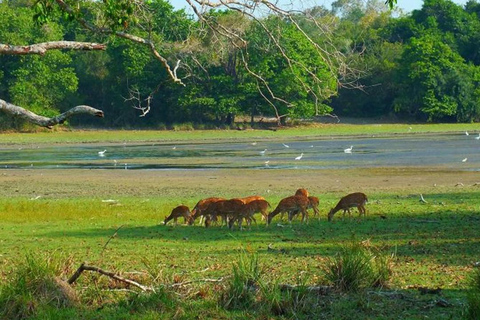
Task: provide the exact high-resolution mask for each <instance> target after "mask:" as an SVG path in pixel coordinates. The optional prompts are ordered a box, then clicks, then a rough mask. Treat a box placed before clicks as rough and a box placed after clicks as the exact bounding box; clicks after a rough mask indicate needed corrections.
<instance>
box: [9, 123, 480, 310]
mask: <svg viewBox="0 0 480 320" xmlns="http://www.w3.org/2000/svg"><path fill="white" fill-rule="evenodd" d="M446 128H447V129H444V131H445V130H448V128H450V126H448V127H446ZM296 130H298V129H294V130H292V132H291V134H292V136H295V135H299V133H297V132H298V131H296ZM349 130H350V131H355V130H358V131H360V129H359V128H356V129H349ZM456 130H459V131H461V129H460V127H456ZM468 130H473V127H469V129H468ZM285 132H288V130H285ZM277 133H278V132H277ZM83 134H84V133H83V132H82V133H80V134H76V133H72V132H67V133H63V132H58V133H51V134H40V135H38V134H35V135H30V134H29V135H27V136H28V137H25V136H23V135H20V134H11V135H7V136H3V135H0V140H1V142H0V143H11V142H14V141H17V142H18V141H21V142H22V143H48V142H49V141H48V140H49V139H48V138H45V137H46V136H48V135H50V137H55V139H54V140H55V141H51V143H65V142H79V141H82V142H87V141H90V140H89V139H92V140H94V142H95V141H96V142H98V141H100V140H95V139H97V138H98V139H102V135H103V134H107V133H99V134H98V135H95V134H94V132H88V135H91V137H95V138H85V137H84V136H83ZM130 134H131V135H133V136H134V135H136V134H137V133H130ZM138 134H139V135H141V134H142V133H138ZM143 134H144V135H143V136H142V138H141V139H142V140H148V139H155V138H154V132H147V133H143ZM157 134H159V133H158V132H157ZM161 134H163V133H161ZM172 134H173V133H172ZM178 134H179V136H176V137H174V138H172V139H178V140H181V139H184V138H183V137H185V139H187V138H186V137H187V136H188V134H187V133H184V132H183V133H178ZM195 134H197V133H194V135H195ZM209 134H211V135H214V134H219V133H218V132H211V133H210V132H208V133H204V134H203V135H200V134H199V136H194V138H193V139H194V140H195V139H203V138H204V137H209V138H210V137H211V136H209ZM229 134H230V133H229ZM235 134H236V133H235ZM255 134H258V133H255ZM268 134H270V133H268ZM335 134H339V133H338V132H337V133H335ZM345 134H347V133H345ZM64 135H65V136H64ZM122 135H125V137H127V136H130V137H131V135H129V133H128V132H120V133H119V132H114V133H112V136H113V137H115V138H113V139H112V140H111V141H116V139H120V140H121V138H119V137H121V136H122ZM66 136H68V137H66ZM79 136H80V138H79ZM180 136H181V137H182V138H179V137H180ZM227 136H228V135H227ZM20 137H21V138H20ZM150 137H151V138H150ZM200 137H202V138H200ZM229 137H230V136H229ZM266 138H268V137H266ZM36 139H39V140H36ZM105 139H107V138H105ZM139 139H140V138H139ZM157 139H158V138H157ZM162 139H163V138H162ZM107 140H108V139H107ZM101 141H102V142H103V141H104V140H101ZM114 171H115V170H110V171H102V172H95V171H92V170H85V171H83V170H4V171H1V172H0V183H1V184H2V186H4V188H3V189H2V190H0V221H1V223H0V244H1V245H0V283H2V284H0V312H1V310H2V309H3V310H16V311H15V312H14V314H17V315H22V314H23V315H25V316H24V317H23V318H32V319H48V318H55V319H75V318H79V319H127V318H128V319H159V318H162V319H194V318H197V319H206V318H212V319H246V318H249V319H297V318H298V319H312V318H315V319H317V318H318V319H321V318H324V319H425V318H430V319H462V318H464V314H465V309H466V301H467V287H468V279H469V275H471V274H472V270H474V267H473V266H474V264H475V263H476V262H478V261H479V259H480V258H479V257H480V245H479V242H480V234H479V232H478V230H479V226H480V216H479V215H478V212H479V211H480V197H479V191H478V188H479V187H478V186H477V185H476V184H475V183H474V182H475V181H477V179H478V181H480V177H479V176H478V175H477V174H476V173H475V172H471V173H465V172H448V171H447V170H443V169H442V170H440V169H439V170H438V171H437V170H435V169H431V170H429V171H424V170H417V169H415V168H411V169H408V170H407V169H402V170H395V169H382V170H380V169H369V170H341V171H340V170H339V171H338V172H323V171H322V170H315V171H305V172H291V171H288V170H285V171H279V172H278V173H277V174H278V177H274V176H269V175H270V174H271V173H269V172H262V173H258V171H249V170H241V172H237V171H235V170H221V171H215V172H200V173H196V174H193V175H191V176H188V175H185V174H182V173H161V172H160V173H159V172H156V173H147V174H140V173H139V172H136V173H134V172H130V171H126V170H118V171H115V172H114ZM280 177H281V178H280ZM386 178H388V179H389V180H390V181H391V182H388V183H387V182H385V180H386ZM339 181H340V182H339ZM459 181H463V182H464V183H463V184H462V185H456V183H457V182H459ZM434 182H435V183H434ZM339 183H340V184H339ZM298 187H306V188H307V189H309V190H310V192H311V193H312V194H313V195H316V196H318V197H319V198H320V212H321V215H320V216H319V217H313V216H311V217H310V220H309V223H308V224H302V223H301V222H300V221H299V220H295V221H293V223H292V224H289V223H288V222H287V221H281V220H280V218H279V217H275V218H274V220H273V222H272V224H271V225H270V226H269V227H266V225H265V222H263V221H261V219H260V216H258V215H257V220H258V223H257V225H253V226H252V228H251V230H243V231H240V230H238V229H234V230H229V229H228V228H226V227H223V228H222V227H219V226H214V227H211V228H205V227H203V226H200V225H195V226H185V225H178V226H174V225H172V224H169V225H167V226H164V225H162V224H161V221H163V218H164V216H165V215H167V214H169V213H170V211H171V210H172V208H173V207H175V206H177V205H178V204H181V203H183V204H186V205H188V206H189V207H190V208H192V207H193V206H194V205H195V203H196V202H197V201H198V200H199V199H201V198H204V197H208V196H213V195H218V196H223V197H227V198H228V197H236V196H245V195H249V194H261V195H263V196H265V198H266V199H267V200H268V201H269V202H270V203H271V204H272V206H275V205H276V204H277V203H278V201H279V200H280V199H281V198H283V197H285V196H287V195H290V194H293V193H294V192H295V190H296V188H298ZM266 190H269V192H267V191H266ZM353 190H357V191H364V192H365V193H367V194H368V196H369V204H368V205H367V216H366V217H365V218H362V219H359V218H358V212H357V211H356V209H355V210H354V216H353V218H348V217H347V218H345V219H342V215H341V213H340V212H339V213H337V214H336V215H335V217H334V221H333V222H331V223H329V222H327V220H326V213H327V212H328V210H329V208H331V207H332V206H334V205H335V203H336V202H337V201H338V199H339V197H340V196H342V195H344V194H345V193H346V192H350V191H353ZM419 193H422V194H423V196H424V197H425V199H426V200H427V202H428V203H422V202H420V201H419ZM39 194H41V197H39V198H38V199H35V198H36V195H39ZM34 199H35V200H34ZM107 199H114V200H116V202H115V203H112V202H105V201H102V200H107ZM352 241H353V242H356V243H362V246H364V247H366V248H374V249H375V252H377V254H378V255H382V256H387V257H390V260H389V261H390V262H391V265H390V271H391V275H390V277H389V281H388V286H387V287H382V288H374V287H371V288H370V287H368V288H363V289H362V290H361V291H359V292H350V293H342V292H337V291H335V290H334V291H333V292H331V293H329V294H327V295H318V294H311V293H308V292H307V291H306V289H304V290H303V291H301V290H300V291H301V292H293V293H292V292H283V291H280V290H277V289H275V288H278V287H279V285H280V284H290V285H296V286H299V288H305V286H330V285H331V284H332V283H330V282H329V280H328V278H327V277H326V273H325V269H326V267H327V266H328V264H329V262H330V261H331V259H332V258H334V257H335V256H336V255H337V253H338V252H340V251H341V250H342V248H344V247H345V246H348V244H350V243H352ZM242 259H247V262H248V261H254V262H255V265H257V262H258V274H257V275H256V276H255V281H254V280H248V281H247V282H246V283H251V282H252V283H255V286H258V287H254V288H256V289H252V290H253V291H252V292H250V291H248V290H247V292H246V293H245V292H242V293H240V294H238V295H235V294H233V293H232V292H233V291H232V289H231V287H230V286H231V282H232V279H236V278H235V277H233V275H234V271H233V270H234V269H233V266H234V265H237V266H238V265H239V263H240V262H239V261H242ZM249 259H251V260H249ZM255 259H258V261H257V260H255ZM82 262H86V263H87V264H88V265H93V266H97V267H100V268H102V269H105V270H108V271H113V272H117V273H118V274H120V275H122V276H123V277H126V278H129V279H133V280H135V281H138V282H139V283H142V284H144V285H147V286H154V287H155V288H157V292H156V293H154V294H152V293H147V294H145V293H140V291H139V290H138V289H136V288H135V287H127V286H126V285H125V284H122V283H120V282H116V281H113V280H111V279H110V278H108V277H105V276H100V275H99V274H97V273H87V272H84V273H83V274H82V276H81V277H80V278H79V280H78V281H77V282H75V283H74V285H73V286H72V287H73V289H74V290H75V292H76V294H77V295H78V299H79V302H77V303H76V304H72V305H62V307H60V308H57V306H56V305H54V304H52V301H56V300H55V299H47V300H48V301H46V302H45V301H43V300H42V301H43V302H39V298H38V292H39V291H41V290H39V289H38V288H39V286H38V285H37V286H35V283H36V282H35V281H34V280H32V279H30V278H31V277H32V276H31V275H32V274H36V273H35V272H33V271H32V270H43V269H42V268H43V267H42V266H46V267H45V269H46V270H47V273H49V274H54V275H55V276H58V277H60V278H62V279H64V280H66V279H68V278H69V277H70V276H71V275H72V274H73V273H74V272H75V270H76V269H77V268H78V267H79V265H80V264H81V263H82ZM242 268H243V269H248V267H245V266H244V267H242ZM242 268H241V269H242ZM243 269H242V270H243ZM22 270H23V271H22ZM24 270H27V271H24ZM29 275H30V276H29ZM20 276H22V277H20ZM29 277H30V278H29ZM38 277H40V276H38ZM232 277H233V278H232ZM247 278H248V277H247ZM18 279H20V280H18ZM29 279H30V280H29ZM19 283H21V285H20V284H19ZM28 284H33V285H34V286H33V288H36V289H35V290H33V291H35V292H36V293H37V295H33V296H29V295H28V294H27V293H26V290H25V289H22V290H20V289H18V288H24V287H22V286H26V285H28ZM241 287H242V286H241ZM12 288H17V289H18V290H16V291H15V290H13V289H12ZM229 288H230V289H229ZM421 288H428V289H437V288H440V289H441V292H440V294H437V293H431V294H429V293H427V294H422V292H421V290H422V289H421ZM419 289H420V290H419ZM255 290H256V291H255ZM12 292H16V293H12ZM19 292H20V293H19ZM249 294H252V295H253V297H249ZM232 296H234V297H236V298H235V299H233V298H231V299H230V300H229V297H232ZM15 297H16V298H15ZM18 297H20V298H18ZM40 300H41V299H40ZM57 300H58V299H57ZM12 301H22V302H21V303H17V304H18V305H20V306H23V309H22V307H18V306H17V305H16V304H15V303H14V302H12ZM232 301H234V302H238V301H240V302H238V303H237V304H234V303H232ZM12 305H15V306H16V308H17V309H18V310H17V309H15V308H13V307H11V306H12ZM25 306H26V307H25ZM2 307H3V308H2ZM12 308H13V309H12ZM20 310H23V313H22V312H20ZM25 310H26V311H25ZM0 314H1V313H0ZM11 314H12V313H10V314H9V315H10V316H11ZM0 317H1V316H0ZM3 317H5V314H3ZM6 318H9V317H6ZM18 318H22V317H21V316H19V317H18Z"/></svg>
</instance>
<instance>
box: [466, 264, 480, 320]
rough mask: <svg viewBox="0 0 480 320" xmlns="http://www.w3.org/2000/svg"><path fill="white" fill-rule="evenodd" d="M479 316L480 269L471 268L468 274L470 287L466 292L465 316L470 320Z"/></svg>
mask: <svg viewBox="0 0 480 320" xmlns="http://www.w3.org/2000/svg"><path fill="white" fill-rule="evenodd" d="M479 317H480V269H478V268H477V269H475V270H473V272H472V274H471V276H470V288H469V291H468V293H467V312H466V318H467V319H470V320H474V319H478V318H479Z"/></svg>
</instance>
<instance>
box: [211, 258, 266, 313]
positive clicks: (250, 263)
mask: <svg viewBox="0 0 480 320" xmlns="http://www.w3.org/2000/svg"><path fill="white" fill-rule="evenodd" d="M261 276H262V271H261V266H260V264H259V261H258V256H257V255H255V254H253V253H248V252H245V251H243V252H241V253H240V257H239V259H238V261H236V262H234V263H233V265H232V278H231V280H230V281H229V283H228V284H227V288H226V290H225V292H223V293H222V295H221V296H220V303H221V304H222V306H223V307H224V308H226V309H249V308H250V307H251V306H252V305H253V303H254V302H255V297H256V295H257V291H258V289H259V282H260V280H261V279H260V277H261Z"/></svg>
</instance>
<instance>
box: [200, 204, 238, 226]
mask: <svg viewBox="0 0 480 320" xmlns="http://www.w3.org/2000/svg"><path fill="white" fill-rule="evenodd" d="M244 206H245V204H244V202H243V201H242V200H240V199H229V200H218V201H215V202H212V203H211V204H210V205H209V206H208V208H207V209H206V210H205V213H204V215H205V226H206V227H208V226H210V224H211V222H214V221H217V217H219V216H220V217H221V218H222V221H225V222H226V221H228V220H231V219H233V218H234V217H235V216H236V215H237V214H241V213H242V212H243V211H244V210H243V207H244Z"/></svg>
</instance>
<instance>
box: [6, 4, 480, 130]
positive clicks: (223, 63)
mask: <svg viewBox="0 0 480 320" xmlns="http://www.w3.org/2000/svg"><path fill="white" fill-rule="evenodd" d="M123 2H124V1H119V2H112V3H113V4H114V5H117V4H118V5H120V4H121V3H123ZM32 3H33V1H28V0H18V1H0V39H1V40H0V42H2V43H11V44H16V45H22V44H28V43H39V42H45V41H53V40H59V39H64V40H71V41H83V40H84V39H86V38H87V36H89V34H88V32H89V31H88V30H85V29H80V28H78V26H77V25H76V24H74V23H73V21H72V20H71V19H69V17H68V16H65V14H63V15H62V12H58V13H55V12H53V13H50V14H49V15H48V16H49V17H50V18H49V19H48V20H45V21H43V19H45V18H44V17H45V16H46V15H44V14H42V10H48V6H45V5H37V6H35V5H34V6H32ZM44 3H48V2H44ZM146 3H147V2H146ZM37 4H39V3H37ZM82 6H83V7H82V10H84V15H86V16H87V15H90V16H92V17H94V14H95V12H96V11H95V6H96V2H95V1H91V2H89V1H85V3H83V4H82ZM112 6H113V5H112ZM148 6H149V7H148V9H149V10H148V12H149V14H151V15H152V17H153V19H151V20H149V21H150V24H149V25H148V30H147V31H145V32H148V34H149V37H151V38H152V39H161V43H162V44H163V45H162V47H161V50H162V52H161V53H162V54H163V55H164V56H166V57H171V59H172V60H175V61H176V60H177V59H178V60H180V61H182V65H181V67H180V68H179V69H178V72H179V76H180V77H181V78H182V81H183V83H184V85H180V84H178V83H175V82H173V81H171V78H170V77H169V75H168V74H167V71H166V70H165V69H164V68H162V66H161V65H159V64H158V63H152V62H153V59H154V57H152V55H151V53H150V52H149V50H148V48H147V47H139V46H136V45H134V44H132V43H131V42H129V41H126V40H123V39H119V38H113V37H110V36H109V35H105V36H103V37H102V36H97V39H96V41H97V42H100V43H108V47H107V50H106V51H101V52H81V53H80V52H76V51H49V52H48V53H46V54H45V55H44V56H32V55H25V56H22V55H0V97H2V99H5V100H8V101H10V102H12V103H14V104H17V105H20V106H25V107H28V109H29V110H31V111H33V112H35V113H38V114H41V115H45V116H49V115H53V114H56V113H58V112H63V111H64V110H66V109H68V108H70V107H71V106H72V105H79V104H87V105H91V106H94V107H95V108H98V109H101V110H103V111H104V112H105V115H106V117H105V118H104V120H101V121H102V122H100V124H101V126H102V127H105V126H108V127H122V128H132V127H150V128H168V127H171V126H172V125H174V124H180V123H192V125H195V126H202V125H204V126H206V127H208V126H209V125H214V126H228V125H231V123H233V121H234V120H235V118H236V117H237V118H238V117H239V116H242V117H244V118H245V119H251V118H253V117H257V119H258V117H274V118H276V119H279V121H285V119H287V118H290V119H295V118H302V119H305V118H311V117H314V116H316V115H323V114H329V113H334V114H336V115H339V116H352V117H397V118H403V119H408V120H415V121H431V122H440V121H442V122H445V121H448V122H471V121H478V120H480V69H479V64H480V4H479V3H478V2H477V1H475V0H470V1H469V2H468V3H467V4H466V5H465V7H461V6H459V5H457V4H455V3H453V2H451V1H448V0H425V1H424V4H423V7H422V9H420V10H415V11H413V12H412V13H411V14H408V15H404V14H398V12H396V11H393V12H392V11H390V10H389V8H388V7H387V6H386V5H385V4H384V1H383V0H369V1H367V2H364V1H363V0H337V1H335V2H334V3H333V4H332V7H331V9H327V8H324V7H314V8H311V9H308V10H307V11H305V12H304V13H298V15H299V18H298V19H296V20H294V21H296V22H295V23H298V24H301V26H302V30H303V31H304V32H305V33H306V36H307V37H305V34H301V32H300V31H299V29H298V28H296V27H295V26H294V25H293V24H292V21H290V20H287V19H283V18H281V17H279V16H277V15H273V14H272V15H266V16H262V17H256V18H255V19H261V20H262V24H255V23H252V21H251V20H252V19H253V18H252V19H248V18H246V17H245V16H244V15H241V14H238V13H237V12H236V11H234V10H223V11H222V10H217V11H211V12H210V13H208V15H209V16H210V18H212V19H213V20H214V21H215V22H216V23H217V24H218V25H219V26H222V27H223V26H224V27H225V30H228V32H234V33H235V34H236V35H241V39H245V40H246V42H245V43H244V42H242V41H240V40H239V41H238V43H234V42H232V41H222V38H219V37H217V36H216V35H215V34H214V33H213V32H211V33H209V32H208V31H205V30H206V29H201V28H199V24H201V22H200V21H198V19H195V18H194V17H192V16H190V15H189V14H187V13H186V12H185V11H184V10H174V8H173V7H172V6H171V5H170V4H169V2H168V1H164V0H155V1H148ZM127 9H128V7H126V9H125V10H127ZM121 10H122V8H121V7H120V8H115V11H112V12H114V13H115V14H116V15H118V12H121ZM106 14H108V11H107V13H106ZM112 14H113V13H112ZM302 14H304V15H308V17H313V18H314V19H313V20H312V19H304V20H302V18H301V15H302ZM114 18H115V19H116V20H115V21H118V22H119V23H120V24H121V25H123V27H124V28H127V27H128V25H127V24H128V20H122V17H121V16H119V17H118V16H115V17H114ZM152 21H153V22H152ZM263 26H271V28H270V29H269V30H274V31H273V32H275V33H277V36H278V37H277V38H276V39H278V41H279V42H280V43H275V42H274V41H271V39H272V38H268V37H267V36H266V35H265V33H264V32H263V30H262V28H263ZM318 26H325V28H327V27H328V28H330V29H331V32H330V33H328V34H327V33H321V34H320V33H318V32H317V31H316V30H317V27H318ZM112 27H118V26H112ZM207 30H208V29H207ZM232 30H233V31H232ZM226 32H227V31H226ZM192 34H195V37H192V36H191V35H192ZM239 39H240V37H239ZM310 40H311V41H310ZM179 43H182V46H181V48H180V47H179V46H178V44H179ZM313 43H324V44H328V45H330V46H331V47H332V48H335V50H333V49H332V51H331V52H330V54H331V55H332V56H333V55H342V57H344V60H342V61H344V62H345V63H347V64H348V68H350V69H352V70H357V71H358V73H357V76H355V77H351V78H342V77H343V74H342V75H341V71H342V70H343V68H345V66H344V65H342V64H339V63H337V64H335V63H329V61H326V60H325V59H322V57H321V56H319V55H316V54H315V52H314V51H315V50H316V49H318V48H315V45H314V44H313ZM247 44H248V47H249V51H248V52H247V51H245V50H244V47H245V46H246V45H247ZM328 45H327V46H325V47H326V48H328ZM279 48H281V50H280V49H279ZM325 50H328V49H325ZM191 52H195V55H194V56H193V55H190V53H191ZM286 56H288V57H289V59H286V58H285V57H286ZM292 57H293V58H292ZM327 57H328V55H327ZM336 61H337V60H336ZM338 61H340V60H338ZM306 65H310V66H314V70H315V71H314V74H313V77H311V76H312V71H311V69H308V70H307V69H306V68H305V66H306ZM332 66H333V67H332ZM333 69H334V70H333ZM287 70H288V72H287ZM176 71H177V70H176ZM332 72H334V73H337V74H338V77H332V76H331V75H332ZM307 73H308V74H307ZM256 74H261V75H262V79H261V80H262V81H263V82H262V81H259V79H258V78H256V77H255V75H256ZM312 78H313V79H315V81H313V80H311V79H312ZM340 80H341V81H340ZM262 83H265V84H266V83H268V90H271V91H272V92H273V93H274V94H276V93H281V98H280V96H279V99H278V100H282V101H284V102H285V103H280V104H279V103H276V102H275V101H273V100H272V99H271V98H269V97H266V95H265V92H266V90H267V89H266V88H265V87H262ZM306 88H308V90H306ZM145 106H147V107H145ZM146 108H148V109H146ZM71 123H72V124H73V125H75V124H81V125H92V126H98V125H99V121H98V120H95V119H91V118H78V119H72V120H71ZM22 125H23V123H22V122H21V121H19V120H16V119H15V118H13V117H11V116H8V115H4V114H0V128H2V129H5V128H10V127H11V128H19V127H21V126H22Z"/></svg>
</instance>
